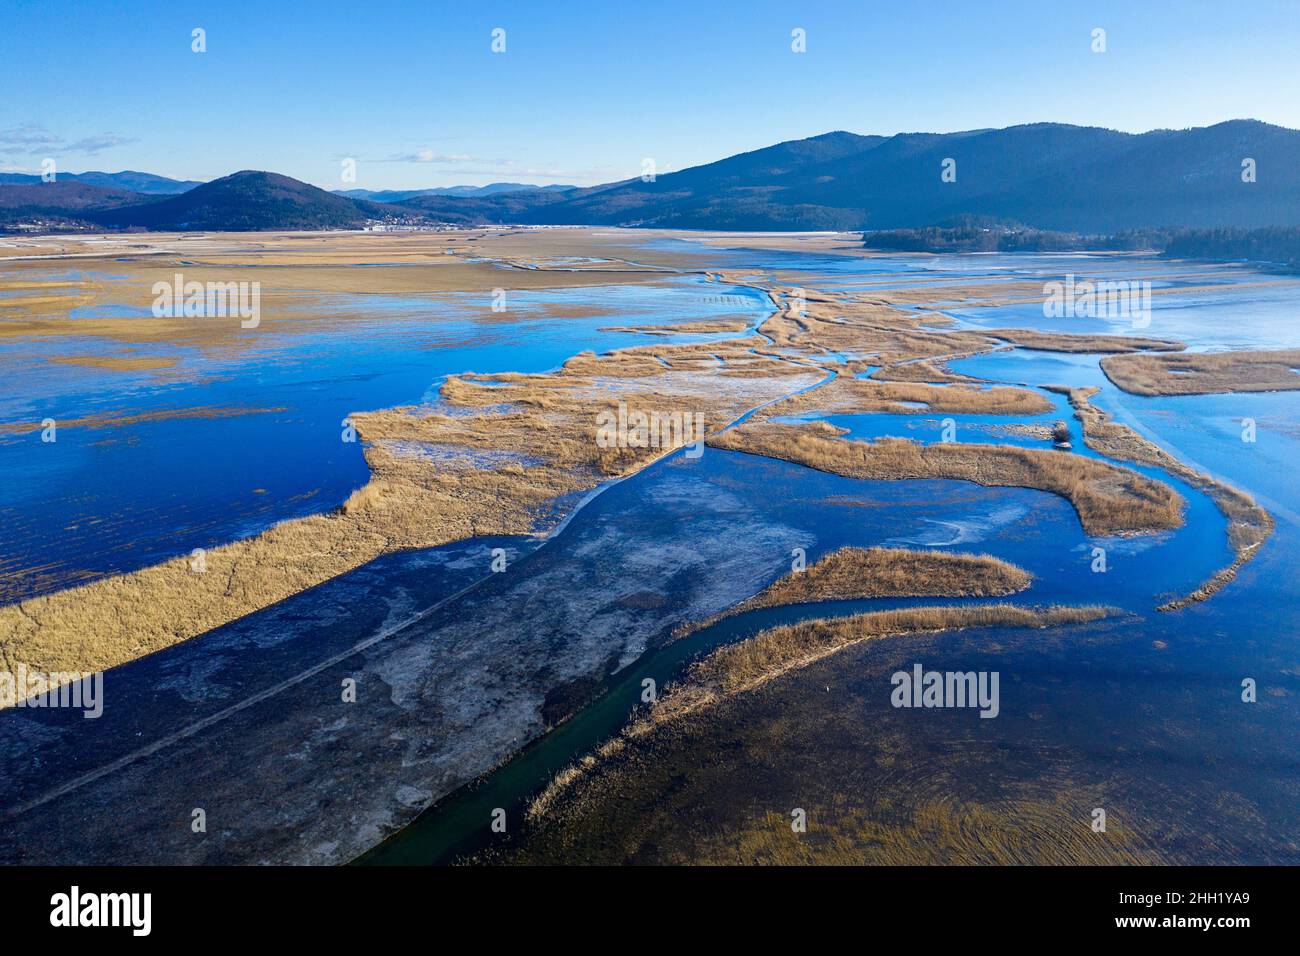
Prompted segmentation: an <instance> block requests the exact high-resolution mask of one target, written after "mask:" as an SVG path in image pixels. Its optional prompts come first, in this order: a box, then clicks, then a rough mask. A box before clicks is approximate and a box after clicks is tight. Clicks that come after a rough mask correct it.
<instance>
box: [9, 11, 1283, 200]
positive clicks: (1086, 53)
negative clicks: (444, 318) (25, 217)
mask: <svg viewBox="0 0 1300 956" xmlns="http://www.w3.org/2000/svg"><path fill="white" fill-rule="evenodd" d="M0 17H3V22H2V23H0V170H36V171H38V170H39V166H40V162H41V160H42V159H43V158H45V157H47V156H48V157H53V158H54V159H55V160H56V161H57V163H58V168H59V169H61V170H64V171H82V170H85V169H107V170H118V169H124V168H128V169H141V170H146V171H149V172H156V173H160V174H163V175H168V176H174V177H177V178H186V179H211V178H215V177H217V176H222V175H225V174H227V173H230V172H233V171H235V170H238V169H247V168H252V169H272V170H275V171H278V172H283V173H286V174H288V175H291V176H295V177H297V178H299V179H304V180H307V181H308V182H313V183H316V184H318V185H322V186H325V187H327V188H344V187H346V186H350V185H355V186H359V187H365V188H372V189H382V188H412V187H424V186H445V185H452V184H458V183H474V184H481V183H488V182H493V181H499V180H510V181H525V182H539V183H551V182H563V183H579V184H590V183H597V182H607V181H611V180H616V179H623V178H627V177H630V176H636V175H639V174H640V173H641V169H642V161H643V159H646V158H651V159H653V160H654V161H655V163H656V166H657V168H658V170H659V171H661V172H663V171H667V170H672V169H681V168H684V167H686V166H692V165H697V164H699V163H704V162H710V161H712V160H714V159H719V158H722V157H724V156H727V155H730V154H733V153H737V152H742V151H744V150H748V149H756V148H758V147H761V146H767V145H770V144H772V143H776V142H780V141H782V140H787V139H796V138H800V137H804V136H812V135H815V134H817V133H823V132H827V131H829V130H834V129H847V130H851V131H854V132H858V133H885V134H888V133H895V132H900V131H940V132H942V131H950V130H958V129H971V128H977V127H992V126H1007V125H1012V124H1015V123H1025V122H1037V121H1045V120H1051V121H1059V122H1069V123H1080V124H1087V125H1098V126H1108V127H1113V128H1117V129H1124V130H1132V131H1140V130H1146V129H1151V128H1157V127H1173V128H1178V127H1186V126H1201V125H1207V124H1210V123H1215V122H1219V121H1222V120H1225V119H1232V118H1242V117H1252V118H1256V119H1262V120H1266V121H1268V122H1272V123H1278V124H1280V125H1284V126H1291V127H1300V3H1298V2H1297V0H1279V2H1270V0H1239V2H1233V3H1228V2H1196V0H1182V2H1168V3H1165V2H1155V0H1152V2H1142V0H1128V2H1118V3H1110V2H1096V0H1094V2H1086V3H1084V2H1068V0H1035V2H1023V3H1021V2H1004V3H998V2H993V0H990V2H987V3H977V2H975V0H969V2H962V0H911V2H884V0H856V2H814V0H805V2H802V3H779V2H762V0H752V2H746V3H739V2H737V3H722V2H708V0H685V2H683V0H658V2H653V3H651V2H646V3H632V2H620V0H602V2H599V3H596V2H590V3H569V2H565V0H547V2H541V0H530V2H520V3H488V2H456V3H452V2H444V0H420V2H411V3H397V2H394V3H389V2H383V0H371V2H368V3H361V2H355V0H353V2H346V3H344V2H332V0H329V2H317V3H301V4H295V3H291V2H280V0H257V2H249V0H221V2H213V3H190V2H184V0H172V2H166V3H163V2H158V3H154V2H144V0H139V2H131V0H127V2H110V0H99V2H81V0H59V2H57V3H48V2H34V0H0ZM195 27H201V28H203V29H204V30H205V31H206V39H207V52H206V53H202V54H198V53H194V52H192V51H191V31H192V29H193V28H195ZM497 27H500V28H503V29H504V30H505V31H506V34H505V40H506V51H505V52H504V53H501V54H495V53H493V52H492V50H491V43H492V36H491V31H492V30H493V29H494V28H497ZM1097 27H1101V28H1103V29H1105V30H1106V52H1105V53H1094V52H1092V49H1091V47H1092V31H1093V29H1094V28H1097ZM795 28H802V29H803V30H805V31H806V36H807V52H806V53H802V54H796V53H793V52H792V51H791V31H792V30H793V29H795ZM347 157H354V158H355V159H356V160H357V181H356V183H355V184H349V183H343V182H341V170H342V165H341V164H342V160H343V159H345V158H347Z"/></svg>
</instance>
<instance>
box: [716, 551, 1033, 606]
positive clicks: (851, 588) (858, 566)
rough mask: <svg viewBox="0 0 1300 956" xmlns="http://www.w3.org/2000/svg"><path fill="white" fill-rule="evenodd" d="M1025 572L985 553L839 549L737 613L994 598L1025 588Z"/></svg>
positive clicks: (789, 576)
mask: <svg viewBox="0 0 1300 956" xmlns="http://www.w3.org/2000/svg"><path fill="white" fill-rule="evenodd" d="M1031 581H1032V578H1031V576H1030V575H1029V573H1028V572H1026V571H1024V570H1023V569H1021V568H1018V567H1016V566H1015V565H1014V564H1010V563H1009V562H1006V561H1003V560H1002V559H1000V558H995V557H993V556H992V555H987V554H979V555H973V554H951V553H949V552H946V551H919V550H913V549H909V548H840V549H839V550H838V551H833V552H831V553H830V554H828V555H826V556H825V557H824V558H822V559H821V560H820V561H817V562H816V563H814V564H812V565H809V566H808V567H807V568H806V569H805V570H803V571H792V572H790V573H789V574H787V575H786V576H785V577H783V578H781V579H780V580H778V581H776V582H775V583H773V584H772V585H770V586H769V587H767V588H765V589H764V590H762V591H760V592H759V593H758V594H756V595H754V597H752V598H750V599H749V600H748V601H745V602H744V603H742V604H740V605H739V606H738V607H737V609H736V610H737V611H747V610H751V609H753V608H760V607H776V606H779V605H785V604H808V603H812V602H815V601H852V600H860V599H865V598H878V597H939V596H951V597H993V596H1002V595H1006V594H1012V593H1014V592H1016V591H1022V590H1024V589H1025V588H1027V587H1029V584H1030V582H1031Z"/></svg>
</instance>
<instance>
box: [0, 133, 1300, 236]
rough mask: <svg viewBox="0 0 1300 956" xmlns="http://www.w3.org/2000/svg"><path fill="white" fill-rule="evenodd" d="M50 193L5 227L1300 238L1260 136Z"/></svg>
mask: <svg viewBox="0 0 1300 956" xmlns="http://www.w3.org/2000/svg"><path fill="white" fill-rule="evenodd" d="M945 171H947V172H948V173H949V175H947V176H945V175H944V174H945ZM81 175H83V176H87V175H92V174H81ZM102 175H111V176H115V177H122V176H126V175H128V174H126V173H119V174H102ZM129 175H134V176H148V174H138V173H136V174H129ZM158 178H161V177H158ZM171 182H175V181H171ZM52 185H55V184H38V185H31V184H24V185H17V186H15V185H9V186H0V221H3V220H7V221H14V220H15V218H16V217H20V216H21V215H25V213H18V212H15V211H14V210H18V209H29V208H41V209H46V210H49V212H48V214H49V215H52V216H53V215H62V216H63V217H64V218H68V219H77V220H80V221H83V222H90V223H96V224H99V225H102V226H109V227H136V228H153V229H161V228H166V229H210V230H217V229H231V230H234V229H342V228H356V227H358V226H360V225H362V224H364V223H365V222H367V221H373V220H390V221H393V220H396V221H401V222H411V223H416V224H418V223H422V222H423V223H450V224H458V225H480V224H503V225H504V224H538V225H610V226H615V225H617V226H656V227H664V228H680V229H719V230H728V229H732V230H823V229H835V230H864V231H875V230H897V229H916V228H925V227H929V226H933V225H935V224H938V223H941V222H945V221H951V220H954V219H956V218H957V217H962V216H968V217H990V218H994V219H998V220H1005V221H1013V222H1015V223H1019V224H1023V226H1024V227H1026V228H1027V229H1033V230H1039V231H1048V232H1073V233H1086V234H1092V235H1104V234H1114V233H1118V232H1124V231H1133V230H1142V229H1153V228H1157V229H1159V228H1163V229H1182V228H1200V229H1214V228H1244V229H1255V228H1261V227H1268V226H1296V225H1300V131H1296V130H1292V129H1286V128H1284V127H1280V126H1272V125H1269V124H1267V123H1262V122H1259V121H1257V120H1230V121H1227V122H1224V123H1219V124H1217V125H1214V126H1207V127H1195V128H1191V129H1184V130H1163V129H1162V130H1152V131H1150V132H1147V133H1122V132H1118V131H1115V130H1110V129H1102V128H1099V127H1084V126H1069V125H1063V124H1059V123H1034V124H1029V125H1024V126H1012V127H1008V128H1006V129H977V130H968V131H964V132H958V133H899V134H897V135H894V136H875V135H872V136H862V135H858V134H856V133H849V132H844V131H836V132H832V133H825V134H822V135H820V136H813V137H810V138H808V139H801V140H791V141H789V142H784V143H777V144H776V145H773V146H768V147H764V148H762V149H757V150H753V151H751V152H747V153H740V154H738V155H735V156H729V157H727V158H725V159H721V160H718V161H717V162H713V163H707V164H705V165H702V166H695V167H692V168H690V169H684V170H680V171H678V172H673V173H664V174H661V175H659V176H657V177H655V178H654V179H653V180H651V181H643V180H642V179H639V178H638V179H628V180H624V181H621V182H614V183H607V184H604V185H600V186H591V187H559V186H557V187H524V186H522V184H517V183H495V184H492V185H490V186H485V187H442V188H440V189H432V190H412V191H402V190H390V191H381V192H366V191H363V190H349V191H348V192H347V193H339V192H327V191H325V190H322V189H318V188H316V187H314V186H309V185H308V184H306V183H302V182H299V181H298V180H294V179H291V178H289V177H287V176H281V175H278V174H276V173H269V172H256V171H250V170H245V171H242V172H239V173H235V174H233V175H231V176H227V177H224V178H222V179H218V180H214V181H213V182H210V183H205V184H202V185H199V186H195V187H193V188H191V189H188V190H186V191H184V192H180V193H178V194H176V195H170V196H157V195H155V196H146V195H140V194H139V193H138V192H137V193H135V194H134V195H133V196H128V197H125V198H123V197H122V196H120V195H118V194H116V193H113V192H112V190H106V191H105V193H104V194H102V195H99V196H96V195H94V194H88V193H85V192H74V191H72V190H70V189H68V188H67V187H68V186H70V185H72V184H64V186H65V193H66V200H67V205H66V206H60V202H62V201H63V200H64V198H65V196H64V195H61V194H59V193H44V194H32V195H26V194H24V195H22V196H18V197H17V198H11V199H6V198H5V197H4V193H5V192H6V191H8V190H13V189H29V190H30V189H41V188H46V187H49V186H52ZM80 186H81V188H82V190H86V189H92V188H94V184H93V183H89V182H87V183H81V184H80ZM5 210H9V211H8V212H5ZM60 210H61V212H60Z"/></svg>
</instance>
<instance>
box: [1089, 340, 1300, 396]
mask: <svg viewBox="0 0 1300 956" xmlns="http://www.w3.org/2000/svg"><path fill="white" fill-rule="evenodd" d="M1101 368H1102V371H1103V372H1105V373H1106V377H1107V378H1109V379H1110V380H1111V381H1112V382H1114V383H1115V385H1116V386H1118V387H1119V388H1122V389H1123V390H1124V391H1126V392H1132V393H1133V394H1135V395H1209V394H1216V393H1223V392H1277V391H1294V390H1295V389H1300V373H1298V372H1297V369H1300V349H1279V350H1277V351H1260V352H1195V353H1184V354H1181V355H1169V354H1153V353H1143V354H1137V355H1112V356H1108V357H1106V358H1104V359H1102V361H1101Z"/></svg>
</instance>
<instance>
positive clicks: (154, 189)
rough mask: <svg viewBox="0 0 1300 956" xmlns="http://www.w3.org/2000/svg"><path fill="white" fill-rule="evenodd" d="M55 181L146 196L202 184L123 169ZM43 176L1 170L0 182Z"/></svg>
mask: <svg viewBox="0 0 1300 956" xmlns="http://www.w3.org/2000/svg"><path fill="white" fill-rule="evenodd" d="M54 181H55V182H74V183H86V184H87V185H90V186H101V187H103V188H105V189H126V190H129V191H130V192H134V193H142V194H144V195H147V196H148V195H157V196H170V195H175V194H177V193H183V192H186V191H188V190H190V189H193V188H194V187H195V186H201V185H202V183H200V182H198V181H197V180H192V179H169V178H167V177H166V176H155V175H154V174H153V173H141V172H137V171H136V170H133V169H124V170H122V171H121V172H120V173H100V172H86V173H58V174H57V175H56V176H55V180H54ZM41 182H43V180H42V179H41V177H40V175H33V174H31V173H0V185H7V186H8V185H25V186H31V185H36V184H37V183H41Z"/></svg>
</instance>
